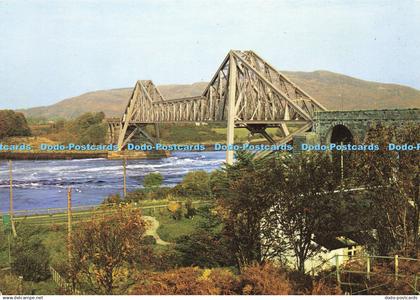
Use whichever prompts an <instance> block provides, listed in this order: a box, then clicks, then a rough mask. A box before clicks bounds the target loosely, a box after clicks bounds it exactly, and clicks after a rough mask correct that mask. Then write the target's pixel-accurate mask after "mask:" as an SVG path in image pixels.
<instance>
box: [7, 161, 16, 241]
mask: <svg viewBox="0 0 420 300" xmlns="http://www.w3.org/2000/svg"><path fill="white" fill-rule="evenodd" d="M9 184H10V189H9V215H10V223H11V225H12V233H13V236H14V237H16V236H17V234H16V227H15V221H14V218H13V168H12V160H9Z"/></svg>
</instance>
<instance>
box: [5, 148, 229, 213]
mask: <svg viewBox="0 0 420 300" xmlns="http://www.w3.org/2000/svg"><path fill="white" fill-rule="evenodd" d="M225 155H226V154H225V152H223V151H216V152H173V153H172V156H171V157H168V158H161V159H153V160H151V159H142V160H129V161H128V162H127V189H128V190H129V191H130V190H133V189H136V188H139V187H141V182H142V180H143V177H144V176H145V175H147V174H148V173H150V172H156V171H157V172H160V173H161V174H162V175H163V177H164V182H163V184H164V185H166V186H173V185H175V184H176V183H178V182H180V181H181V180H182V177H183V176H184V175H185V174H186V173H187V172H189V171H192V170H205V171H212V170H214V169H216V168H218V167H220V166H221V165H222V164H223V162H224V161H225ZM122 174H123V169H122V162H121V161H120V160H107V159H83V160H40V161H28V160H26V161H23V160H22V161H14V162H13V183H14V184H13V194H14V197H13V199H14V209H15V210H24V209H35V208H60V207H66V206H67V192H66V189H67V187H68V186H71V187H72V188H73V197H72V203H73V206H78V205H93V204H99V203H101V202H102V200H103V199H104V198H105V197H106V196H108V195H110V194H115V193H120V194H122V182H123V178H122ZM0 209H1V211H2V212H4V211H6V210H8V209H9V171H8V165H7V162H6V161H0Z"/></svg>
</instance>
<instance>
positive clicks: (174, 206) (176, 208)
mask: <svg viewBox="0 0 420 300" xmlns="http://www.w3.org/2000/svg"><path fill="white" fill-rule="evenodd" d="M168 210H169V212H170V213H171V215H172V218H173V219H174V220H181V218H182V205H181V203H179V202H176V201H170V202H169V203H168Z"/></svg>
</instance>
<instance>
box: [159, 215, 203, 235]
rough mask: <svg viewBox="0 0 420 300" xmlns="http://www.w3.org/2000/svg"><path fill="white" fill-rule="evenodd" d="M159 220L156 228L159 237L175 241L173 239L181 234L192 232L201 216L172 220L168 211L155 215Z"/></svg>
mask: <svg viewBox="0 0 420 300" xmlns="http://www.w3.org/2000/svg"><path fill="white" fill-rule="evenodd" d="M155 217H156V219H157V220H158V221H159V223H160V226H159V228H158V230H157V233H158V234H159V236H160V238H161V239H162V240H164V241H166V242H172V243H173V242H175V240H176V239H177V238H178V237H180V236H182V235H188V234H191V233H193V232H194V231H195V230H196V229H197V227H198V225H199V223H200V220H202V218H201V217H200V216H195V217H194V218H192V219H186V218H182V219H181V220H174V219H173V218H172V216H171V215H170V214H169V213H166V212H165V213H163V214H159V215H157V216H155Z"/></svg>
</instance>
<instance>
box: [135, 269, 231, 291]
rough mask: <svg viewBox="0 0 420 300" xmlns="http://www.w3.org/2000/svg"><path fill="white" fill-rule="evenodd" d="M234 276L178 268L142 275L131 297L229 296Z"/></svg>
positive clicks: (217, 271) (216, 271)
mask: <svg viewBox="0 0 420 300" xmlns="http://www.w3.org/2000/svg"><path fill="white" fill-rule="evenodd" d="M235 281H236V280H235V277H234V275H233V274H232V273H231V272H229V271H227V270H210V269H206V270H203V269H199V268H191V267H189V268H179V269H175V270H171V271H168V272H164V273H150V272H146V273H143V274H142V275H141V276H140V277H139V280H138V283H137V284H135V285H134V287H133V288H132V290H131V292H130V293H131V294H133V295H229V294H234V292H233V291H232V287H234V286H235Z"/></svg>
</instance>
